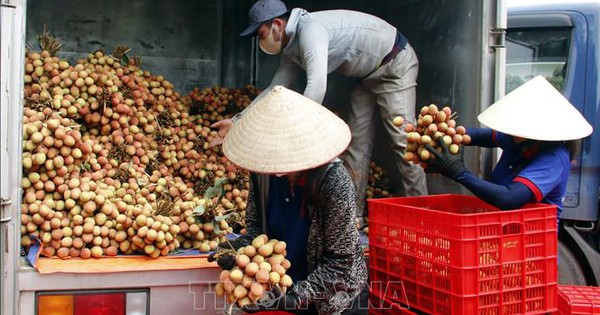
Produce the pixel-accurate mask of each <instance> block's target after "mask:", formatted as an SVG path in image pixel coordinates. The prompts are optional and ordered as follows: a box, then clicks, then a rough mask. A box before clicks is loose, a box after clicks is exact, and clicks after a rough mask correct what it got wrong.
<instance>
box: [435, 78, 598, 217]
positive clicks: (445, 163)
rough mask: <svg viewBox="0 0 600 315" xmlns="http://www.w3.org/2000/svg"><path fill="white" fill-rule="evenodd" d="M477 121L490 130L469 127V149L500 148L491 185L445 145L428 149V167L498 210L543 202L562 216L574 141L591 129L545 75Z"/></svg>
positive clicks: (495, 106)
mask: <svg viewBox="0 0 600 315" xmlns="http://www.w3.org/2000/svg"><path fill="white" fill-rule="evenodd" d="M478 119H479V121H480V122H481V123H482V124H484V125H486V126H488V127H489V128H468V129H467V133H468V134H469V135H470V136H471V138H472V141H471V143H470V145H477V146H481V147H488V148H492V147H498V148H501V149H502V156H501V157H500V160H499V161H498V164H497V165H496V167H495V168H494V170H493V174H492V177H491V179H490V181H486V180H483V179H481V178H478V177H477V176H475V175H474V174H473V173H471V172H470V171H469V170H468V169H467V168H466V167H465V164H464V163H463V160H462V157H461V155H460V154H457V155H453V154H450V153H449V152H448V149H447V147H446V145H445V144H444V142H443V141H439V144H440V147H441V150H440V151H441V152H440V151H437V150H436V149H434V148H432V147H431V146H428V147H427V149H428V150H429V151H430V152H431V153H432V155H433V156H434V157H435V158H434V159H432V160H429V161H428V164H429V166H430V167H431V168H432V169H435V170H438V171H439V172H441V173H442V174H443V175H445V176H447V177H449V178H451V179H453V180H455V181H457V182H459V183H461V184H462V185H463V186H465V187H466V188H467V189H469V190H470V191H471V192H473V194H475V195H476V196H478V197H479V198H481V199H483V200H485V201H486V202H488V203H490V204H491V205H494V206H496V207H498V208H500V209H505V210H506V209H517V208H520V207H522V206H523V205H525V204H526V203H530V202H542V203H547V204H553V205H556V206H557V208H558V214H557V215H560V212H561V211H562V205H563V203H562V202H563V198H564V196H565V193H566V189H567V179H568V176H569V171H570V167H571V160H572V158H573V156H574V153H575V141H576V140H578V139H581V138H584V137H587V136H588V135H590V134H591V133H592V126H590V124H589V123H588V122H587V121H586V120H585V118H584V117H583V116H582V115H581V114H580V113H579V112H578V111H577V109H576V108H575V107H574V106H573V105H572V104H571V103H569V101H568V100H567V99H566V98H564V97H563V95H562V94H560V93H559V92H558V91H557V90H556V89H555V88H554V87H553V86H552V85H551V84H550V83H548V81H547V80H546V79H544V78H543V77H541V76H537V77H535V78H533V79H531V80H530V81H528V82H527V83H525V84H523V85H522V86H520V87H519V88H517V89H515V90H514V91H512V92H511V93H509V94H507V95H506V96H504V97H503V98H501V99H500V100H498V101H497V102H496V103H494V104H493V105H492V106H490V107H489V108H488V109H487V110H485V111H484V112H483V113H481V114H480V115H479V117H478Z"/></svg>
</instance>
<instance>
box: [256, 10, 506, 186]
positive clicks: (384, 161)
mask: <svg viewBox="0 0 600 315" xmlns="http://www.w3.org/2000/svg"><path fill="white" fill-rule="evenodd" d="M493 2H494V1H490V2H488V3H487V4H486V3H485V1H481V0H377V1H372V0H371V1H367V0H362V1H344V0H329V1H317V0H288V1H286V4H288V7H301V8H304V9H306V10H308V11H319V10H327V9H351V10H358V11H362V12H366V13H371V14H373V15H376V16H379V17H381V18H383V19H385V20H386V21H388V22H389V23H391V24H392V25H394V26H396V27H397V28H398V29H399V30H400V31H401V32H402V33H403V34H405V35H406V36H407V37H408V39H409V42H410V44H411V45H412V46H413V48H414V49H415V51H416V53H417V55H418V58H419V76H418V79H417V84H418V86H417V108H420V107H422V106H423V105H429V104H430V103H435V104H438V105H441V106H445V105H449V106H451V107H452V108H453V109H454V110H456V111H458V113H459V118H458V123H459V124H461V125H464V126H478V123H477V115H478V114H479V109H480V108H481V107H482V105H483V106H487V105H489V104H491V103H492V99H493V94H492V93H493V89H491V87H492V88H493V82H494V81H493V77H494V73H493V63H492V61H493V59H491V56H492V55H491V52H490V51H489V50H488V48H487V39H488V38H487V36H488V35H487V34H488V33H487V32H488V31H489V30H490V27H489V26H487V24H490V23H491V21H490V17H491V16H492V13H494V12H486V11H492V10H495V5H494V4H493ZM486 56H487V57H486ZM488 57H489V58H488ZM486 58H487V59H486ZM277 64H278V58H277V57H272V56H267V55H266V54H263V53H259V54H258V62H257V67H258V78H257V85H258V86H260V87H264V86H267V85H268V84H269V82H270V79H271V76H272V74H273V72H274V71H275V70H276V68H277ZM302 80H304V78H303V79H302ZM304 82H305V81H304ZM486 82H487V83H486ZM354 84H356V83H355V81H354V80H351V79H347V78H342V77H341V76H336V75H335V74H332V75H330V80H329V82H328V91H327V95H326V97H325V99H324V101H323V103H324V105H325V106H328V107H329V108H333V109H335V110H336V111H337V112H339V113H340V114H341V115H342V116H344V115H346V114H347V112H348V104H349V94H350V91H351V89H352V87H353V85H354ZM489 84H492V85H491V87H490V86H489ZM303 88H304V87H303V86H302V89H303ZM302 89H301V90H300V91H302ZM482 103H483V104H482ZM377 141H378V142H377V144H376V147H375V152H374V160H375V161H376V162H377V163H378V164H380V165H382V166H384V169H385V171H386V172H387V174H388V175H389V176H390V177H391V178H392V181H391V182H392V187H391V188H392V190H395V185H394V183H395V182H397V181H396V180H394V179H395V178H397V177H398V176H399V175H398V173H397V170H396V168H395V167H394V158H393V157H392V155H391V150H390V140H389V137H388V136H387V132H386V131H385V129H384V128H383V126H380V128H379V130H378V133H377ZM479 153H480V152H479V150H478V149H476V148H474V147H472V148H468V149H467V150H466V151H465V161H466V163H467V166H468V167H469V169H471V170H474V171H475V172H476V173H478V172H479V170H480V169H482V167H481V166H480V165H479V162H478V156H479ZM427 181H428V187H429V192H430V193H449V192H460V193H467V191H466V190H465V189H464V188H462V187H461V186H459V185H457V184H455V183H454V182H452V181H450V180H448V179H446V178H443V177H441V176H440V175H428V179H427Z"/></svg>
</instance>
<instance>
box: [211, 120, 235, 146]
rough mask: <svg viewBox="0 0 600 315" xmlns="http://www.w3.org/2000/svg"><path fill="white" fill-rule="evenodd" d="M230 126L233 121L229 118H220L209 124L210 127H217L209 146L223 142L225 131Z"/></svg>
mask: <svg viewBox="0 0 600 315" xmlns="http://www.w3.org/2000/svg"><path fill="white" fill-rule="evenodd" d="M232 126H233V121H232V120H231V119H222V120H219V121H217V122H216V123H214V124H212V125H210V127H211V128H219V131H218V132H217V135H216V136H215V137H214V138H213V139H212V140H211V141H210V143H209V146H210V147H211V148H212V147H214V146H217V145H220V144H223V140H224V139H225V135H227V132H228V131H229V129H230V128H231V127H232Z"/></svg>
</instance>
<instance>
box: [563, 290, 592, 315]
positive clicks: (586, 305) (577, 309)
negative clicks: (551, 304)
mask: <svg viewBox="0 0 600 315" xmlns="http://www.w3.org/2000/svg"><path fill="white" fill-rule="evenodd" d="M558 314H560V315H569V314H577V315H579V314H600V288H599V287H584V286H574V285H559V286H558Z"/></svg>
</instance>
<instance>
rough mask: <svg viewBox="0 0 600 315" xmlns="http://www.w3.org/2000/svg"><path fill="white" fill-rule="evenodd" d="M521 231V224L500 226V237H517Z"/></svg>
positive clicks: (513, 223) (512, 223)
mask: <svg viewBox="0 0 600 315" xmlns="http://www.w3.org/2000/svg"><path fill="white" fill-rule="evenodd" d="M522 231H523V223H522V222H511V223H505V224H502V235H518V234H521V233H522Z"/></svg>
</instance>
